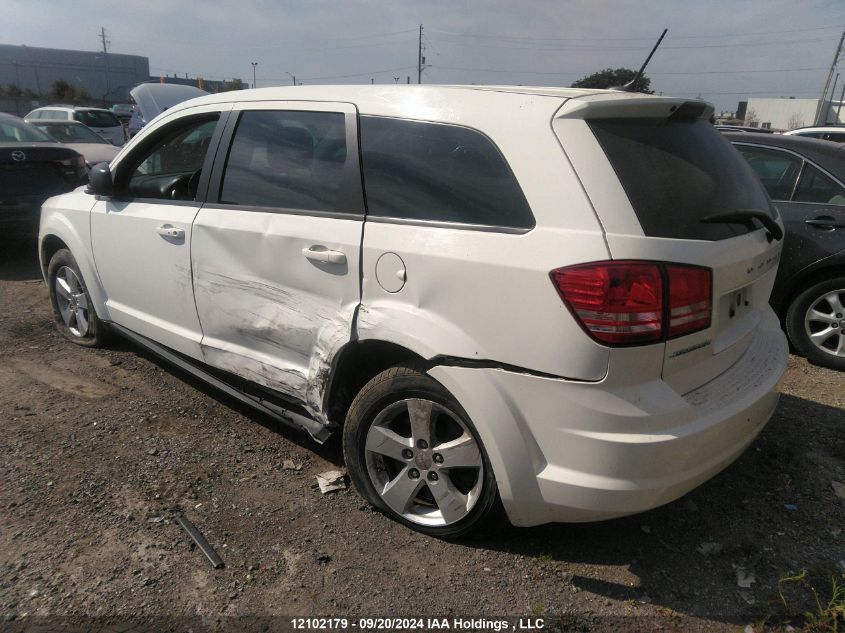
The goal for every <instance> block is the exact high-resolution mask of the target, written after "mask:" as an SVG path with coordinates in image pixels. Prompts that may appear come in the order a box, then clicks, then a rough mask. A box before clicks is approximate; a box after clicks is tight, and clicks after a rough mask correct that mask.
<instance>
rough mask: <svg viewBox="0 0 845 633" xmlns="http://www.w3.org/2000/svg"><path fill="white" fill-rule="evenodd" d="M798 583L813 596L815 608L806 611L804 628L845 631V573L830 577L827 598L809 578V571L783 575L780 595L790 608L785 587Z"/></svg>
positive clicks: (811, 631)
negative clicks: (785, 594)
mask: <svg viewBox="0 0 845 633" xmlns="http://www.w3.org/2000/svg"><path fill="white" fill-rule="evenodd" d="M789 584H793V585H797V586H799V587H801V588H802V589H804V590H805V591H808V592H809V593H810V594H811V595H812V596H813V601H814V602H815V610H812V611H805V612H804V613H803V614H802V616H803V618H804V628H803V630H804V631H806V632H807V633H839V631H845V573H843V574H841V575H840V576H839V577H837V576H831V578H830V597H829V598H826V597H824V596H822V594H821V593H820V592H819V591H818V590H817V589H816V588H815V587H814V586H813V585H812V583H811V582H810V581H809V579H808V578H807V571H806V570H804V571H802V572H801V573H800V574H795V575H793V576H786V575H784V576H781V578H780V580H778V596H779V597H780V600H781V602H782V603H783V606H784V607H786V608H787V609H789V605H788V604H787V600H786V597H785V596H784V595H783V593H784V588H785V587H786V586H787V585H789Z"/></svg>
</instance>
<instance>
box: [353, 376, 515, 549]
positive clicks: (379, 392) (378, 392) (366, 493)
mask: <svg viewBox="0 0 845 633" xmlns="http://www.w3.org/2000/svg"><path fill="white" fill-rule="evenodd" d="M343 454H344V458H345V460H346V466H347V468H348V470H349V476H350V478H351V479H352V482H353V483H354V484H355V487H356V488H357V490H358V492H359V493H360V494H361V495H362V496H363V497H364V498H365V499H366V500H367V501H369V502H370V503H371V504H372V505H373V506H375V507H376V508H377V509H379V510H381V511H382V512H383V513H385V514H387V515H388V516H389V517H391V518H392V519H394V520H396V521H398V522H399V523H402V524H403V525H406V526H408V527H410V528H412V529H414V530H417V531H418V532H422V533H424V534H428V535H431V536H437V537H443V538H457V537H463V536H466V535H468V534H470V533H471V532H473V531H477V530H478V529H479V528H480V527H481V526H482V525H483V526H484V527H485V528H490V527H493V526H498V525H501V523H502V522H503V517H504V512H503V510H502V506H501V501H500V500H499V495H498V490H497V488H496V480H495V478H494V477H493V469H492V468H491V467H490V462H489V460H488V459H487V455H486V453H485V452H484V447H483V446H482V444H481V440H480V439H479V437H478V433H477V432H476V430H475V427H474V426H473V424H472V422H471V421H470V419H469V417H468V416H467V414H466V413H465V412H464V410H463V408H462V407H461V406H460V404H459V403H458V402H457V400H455V398H454V397H452V395H451V394H450V393H449V392H448V391H447V390H446V389H445V388H444V387H443V386H442V385H441V384H440V383H438V382H437V381H436V380H434V379H433V378H431V377H430V376H429V375H428V374H426V373H425V371H424V369H423V368H422V367H421V366H418V365H399V366H397V367H393V368H391V369H388V370H387V371H384V372H382V373H380V374H378V375H377V376H376V377H375V378H373V379H372V380H370V382H368V383H367V384H366V385H365V386H364V387H363V389H361V391H360V392H359V393H358V395H357V397H356V398H355V400H354V401H353V403H352V406H351V407H350V409H349V413H348V415H347V417H346V424H345V426H344V429H343Z"/></svg>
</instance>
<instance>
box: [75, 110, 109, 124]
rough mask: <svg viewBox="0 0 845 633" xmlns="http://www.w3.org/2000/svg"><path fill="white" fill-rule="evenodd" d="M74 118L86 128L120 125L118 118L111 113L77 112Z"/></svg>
mask: <svg viewBox="0 0 845 633" xmlns="http://www.w3.org/2000/svg"><path fill="white" fill-rule="evenodd" d="M74 118H75V119H76V120H77V121H79V122H80V123H84V124H85V125H87V126H88V127H117V126H119V125H120V121H119V120H118V118H117V117H116V116H115V115H114V114H112V113H111V112H106V111H103V110H78V111H77V112H75V113H74Z"/></svg>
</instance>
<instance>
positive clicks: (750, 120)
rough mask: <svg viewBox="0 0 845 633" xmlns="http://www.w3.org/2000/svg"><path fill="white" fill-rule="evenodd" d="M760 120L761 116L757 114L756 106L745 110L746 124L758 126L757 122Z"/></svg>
mask: <svg viewBox="0 0 845 633" xmlns="http://www.w3.org/2000/svg"><path fill="white" fill-rule="evenodd" d="M759 122H760V117H759V116H757V110H755V109H754V108H748V110H746V111H745V125H750V126H752V127H757V123H759Z"/></svg>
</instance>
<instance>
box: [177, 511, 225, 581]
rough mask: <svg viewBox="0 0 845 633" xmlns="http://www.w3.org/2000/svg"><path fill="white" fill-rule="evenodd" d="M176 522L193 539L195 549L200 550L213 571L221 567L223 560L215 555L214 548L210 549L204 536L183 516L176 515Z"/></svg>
mask: <svg viewBox="0 0 845 633" xmlns="http://www.w3.org/2000/svg"><path fill="white" fill-rule="evenodd" d="M176 522H177V523H179V525H181V526H182V528H184V530H185V531H186V532H187V533H188V536H190V537H191V538H192V539H193V541H194V543H196V544H197V547H199V548H200V551H201V552H202V553H203V554H205V557H206V558H207V559H208V561H209V562H210V563H211V566H212V567H214V569H219V568H220V567H223V559H222V558H220V556H218V555H217V552H215V551H214V548H213V547H211V544H210V543H209V542H208V541H207V540H206V538H205V536H203V534H202V532H200V531H199V529H198V528H197V526H195V525H194V524H193V523H191V522H190V521H189V520H188V519H187V518H185V516H184V515H183V514H177V515H176Z"/></svg>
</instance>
